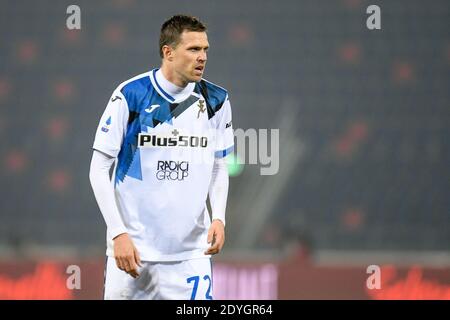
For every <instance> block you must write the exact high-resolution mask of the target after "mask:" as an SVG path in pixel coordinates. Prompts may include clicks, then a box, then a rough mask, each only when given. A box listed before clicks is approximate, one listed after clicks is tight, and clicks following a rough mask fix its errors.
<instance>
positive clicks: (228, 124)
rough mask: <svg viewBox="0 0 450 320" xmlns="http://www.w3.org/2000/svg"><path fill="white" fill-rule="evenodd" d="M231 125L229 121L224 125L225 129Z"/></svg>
mask: <svg viewBox="0 0 450 320" xmlns="http://www.w3.org/2000/svg"><path fill="white" fill-rule="evenodd" d="M229 127H231V121H230V122H228V123H227V124H226V125H225V129H226V128H229Z"/></svg>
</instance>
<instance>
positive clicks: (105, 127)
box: [102, 117, 111, 132]
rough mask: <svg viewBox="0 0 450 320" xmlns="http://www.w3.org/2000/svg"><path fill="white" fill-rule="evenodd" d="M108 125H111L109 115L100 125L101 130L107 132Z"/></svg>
mask: <svg viewBox="0 0 450 320" xmlns="http://www.w3.org/2000/svg"><path fill="white" fill-rule="evenodd" d="M110 125H111V117H109V118H108V120H106V122H105V125H104V126H103V127H102V131H103V132H108V131H109V126H110Z"/></svg>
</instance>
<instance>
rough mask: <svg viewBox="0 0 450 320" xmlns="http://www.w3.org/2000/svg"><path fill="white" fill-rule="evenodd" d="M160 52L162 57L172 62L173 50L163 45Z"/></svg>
mask: <svg viewBox="0 0 450 320" xmlns="http://www.w3.org/2000/svg"><path fill="white" fill-rule="evenodd" d="M162 52H163V57H164V58H165V59H167V60H169V61H172V60H173V49H172V48H171V47H170V46H168V45H164V46H163V47H162Z"/></svg>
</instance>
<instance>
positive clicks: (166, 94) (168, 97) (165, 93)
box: [152, 69, 175, 101]
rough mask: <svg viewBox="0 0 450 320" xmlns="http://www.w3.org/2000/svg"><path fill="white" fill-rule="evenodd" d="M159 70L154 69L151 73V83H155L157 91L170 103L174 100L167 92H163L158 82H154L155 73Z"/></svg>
mask: <svg viewBox="0 0 450 320" xmlns="http://www.w3.org/2000/svg"><path fill="white" fill-rule="evenodd" d="M158 70H159V69H154V70H153V73H152V76H153V81H155V83H156V86H157V87H158V89H159V90H160V91H161V93H162V94H163V95H165V97H166V98H167V99H169V100H170V101H175V99H174V98H173V97H172V96H171V95H170V94H168V93H167V92H165V91H164V90H163V88H161V86H160V85H159V83H158V81H157V80H156V75H155V74H156V71H158Z"/></svg>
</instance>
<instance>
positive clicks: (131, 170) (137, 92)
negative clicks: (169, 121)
mask: <svg viewBox="0 0 450 320" xmlns="http://www.w3.org/2000/svg"><path fill="white" fill-rule="evenodd" d="M121 92H122V94H123V95H124V97H125V99H126V101H127V104H128V110H129V113H130V116H129V121H128V127H127V132H126V134H125V137H124V140H123V142H122V146H121V149H120V152H119V155H118V164H117V168H116V179H115V183H116V184H117V183H118V182H119V181H121V182H123V180H124V179H125V176H127V175H128V176H130V177H133V178H135V179H139V180H142V172H141V163H140V154H139V152H138V151H139V149H138V148H137V142H138V141H137V139H138V134H139V133H140V132H141V131H147V126H149V127H155V125H157V124H159V123H161V122H163V121H159V119H158V118H159V117H158V116H157V115H158V114H159V113H165V112H166V111H164V110H167V109H169V110H170V107H169V102H168V101H167V100H165V99H164V98H162V97H161V96H160V95H159V94H158V93H157V91H156V90H155V89H154V88H153V86H152V84H151V81H150V78H149V77H148V76H143V77H142V78H139V79H136V80H134V81H132V82H129V83H127V84H126V85H125V86H124V87H123V88H122V90H121ZM153 104H159V105H160V107H159V108H156V109H155V110H153V112H151V113H148V112H145V111H144V109H146V108H148V107H149V106H150V105H153ZM160 109H161V110H160ZM155 117H156V119H155ZM162 118H164V115H163V116H162Z"/></svg>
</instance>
